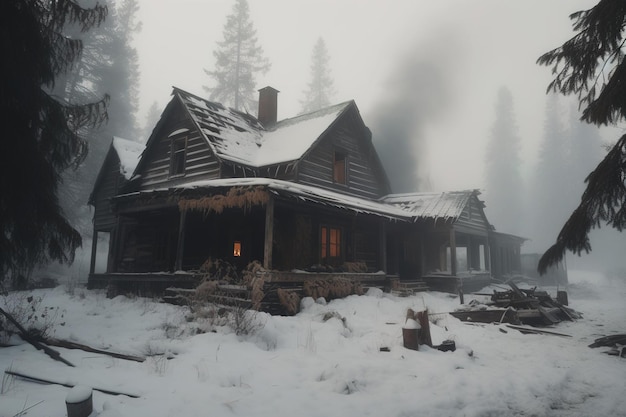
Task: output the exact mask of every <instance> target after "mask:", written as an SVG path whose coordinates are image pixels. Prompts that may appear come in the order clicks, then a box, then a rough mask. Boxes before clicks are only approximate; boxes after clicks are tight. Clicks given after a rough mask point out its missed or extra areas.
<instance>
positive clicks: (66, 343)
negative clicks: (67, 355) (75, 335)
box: [43, 339, 146, 362]
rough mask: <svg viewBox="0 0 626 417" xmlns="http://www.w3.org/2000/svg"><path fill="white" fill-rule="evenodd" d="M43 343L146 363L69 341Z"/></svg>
mask: <svg viewBox="0 0 626 417" xmlns="http://www.w3.org/2000/svg"><path fill="white" fill-rule="evenodd" d="M43 342H44V343H45V344H47V345H51V346H56V347H62V348H66V349H78V350H83V351H85V352H91V353H101V354H103V355H108V356H111V357H114V358H117V359H125V360H127V361H135V362H145V361H146V358H144V357H141V356H133V355H126V354H124V353H117V352H110V351H108V350H103V349H96V348H93V347H91V346H87V345H83V344H80V343H76V342H70V341H69V340H62V339H44V340H43Z"/></svg>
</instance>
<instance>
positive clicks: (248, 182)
mask: <svg viewBox="0 0 626 417" xmlns="http://www.w3.org/2000/svg"><path fill="white" fill-rule="evenodd" d="M257 185H258V186H265V187H267V188H268V189H269V190H270V191H271V192H273V193H274V194H277V195H286V196H292V197H295V198H297V199H299V200H301V201H310V202H314V203H319V204H324V205H327V206H332V207H336V208H340V209H346V210H350V211H354V212H357V213H364V214H373V215H377V216H382V217H387V218H389V219H393V220H402V221H411V220H412V218H413V216H412V215H411V214H410V213H407V212H406V211H405V210H402V209H401V208H398V207H395V206H393V205H389V204H384V203H381V202H378V201H372V200H367V199H363V198H359V197H354V196H349V195H345V194H340V193H337V192H334V191H330V190H325V189H323V188H318V187H312V186H309V185H304V184H297V183H293V182H289V181H282V180H275V179H271V178H227V179H219V180H204V181H194V182H189V183H186V184H182V185H179V186H177V187H176V189H201V188H218V187H238V186H257ZM155 191H164V190H155Z"/></svg>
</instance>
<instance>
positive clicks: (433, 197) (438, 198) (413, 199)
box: [381, 190, 480, 221]
mask: <svg viewBox="0 0 626 417" xmlns="http://www.w3.org/2000/svg"><path fill="white" fill-rule="evenodd" d="M478 194H480V192H479V191H478V190H465V191H448V192H440V193H410V194H390V195H388V196H386V197H383V198H382V199H381V201H382V202H384V203H386V204H390V205H393V206H395V207H398V208H400V209H402V210H404V211H407V212H408V213H411V214H412V215H413V216H414V217H415V218H417V219H434V220H439V219H443V220H444V221H447V220H452V221H456V220H457V219H458V218H459V216H460V215H461V213H462V212H463V210H464V209H465V206H466V205H467V203H468V201H469V199H470V198H471V197H472V196H476V197H478ZM479 201H480V200H479Z"/></svg>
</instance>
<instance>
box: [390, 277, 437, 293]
mask: <svg viewBox="0 0 626 417" xmlns="http://www.w3.org/2000/svg"><path fill="white" fill-rule="evenodd" d="M422 291H428V285H426V283H425V282H424V281H418V280H412V281H395V282H394V283H393V285H392V288H391V294H393V295H396V296H399V297H409V296H411V295H415V293H417V292H422Z"/></svg>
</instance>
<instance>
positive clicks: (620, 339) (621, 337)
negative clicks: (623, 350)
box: [589, 333, 626, 348]
mask: <svg viewBox="0 0 626 417" xmlns="http://www.w3.org/2000/svg"><path fill="white" fill-rule="evenodd" d="M618 344H619V345H626V334H623V333H622V334H614V335H610V336H604V337H600V338H598V339H596V340H594V342H593V343H592V344H590V345H589V347H590V348H597V347H601V346H604V347H615V346H617V345H618Z"/></svg>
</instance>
